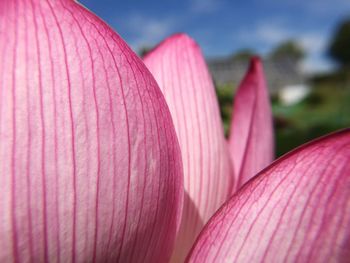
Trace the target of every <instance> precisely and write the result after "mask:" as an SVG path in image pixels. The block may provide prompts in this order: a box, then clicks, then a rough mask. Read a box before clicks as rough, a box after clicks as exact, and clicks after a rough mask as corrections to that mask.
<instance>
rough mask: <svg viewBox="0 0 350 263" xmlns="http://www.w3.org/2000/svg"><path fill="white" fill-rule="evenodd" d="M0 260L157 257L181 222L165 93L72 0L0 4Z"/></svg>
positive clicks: (176, 157) (176, 153) (177, 165)
mask: <svg viewBox="0 0 350 263" xmlns="http://www.w3.org/2000/svg"><path fill="white" fill-rule="evenodd" d="M0 141H1V144H0V187H1V190H0V262H28V261H31V262H48V261H50V262H51V261H52V262H57V261H58V262H118V261H119V262H166V261H167V260H168V259H169V257H170V254H171V251H172V248H173V245H174V240H175V235H176V231H177V228H178V226H179V223H180V219H181V217H180V216H181V215H180V214H181V209H182V203H181V202H182V198H183V186H182V180H183V179H182V164H181V159H180V158H181V155H180V149H179V146H178V144H177V138H176V134H175V129H174V127H173V124H172V120H171V116H170V113H169V111H168V108H167V106H166V103H165V100H164V98H163V96H162V94H161V92H160V90H159V88H158V86H157V84H156V83H155V81H154V79H153V77H152V76H151V75H150V74H149V72H148V70H147V69H146V68H145V66H144V65H143V63H142V62H141V61H140V60H139V59H138V58H137V57H136V55H135V54H134V53H133V52H132V51H131V50H130V49H129V47H128V46H127V45H126V44H125V42H124V41H123V40H121V38H120V37H119V36H118V35H117V34H115V33H114V32H113V31H112V30H111V29H110V28H109V27H108V26H107V25H106V24H104V23H103V22H102V21H101V20H100V19H98V18H97V17H96V16H94V15H93V14H91V13H90V12H88V11H87V10H85V9H84V8H83V7H81V6H80V5H78V4H77V3H75V2H74V1H70V0H61V1H58V0H57V1H42V0H31V1H25V0H22V1H8V0H5V1H0Z"/></svg>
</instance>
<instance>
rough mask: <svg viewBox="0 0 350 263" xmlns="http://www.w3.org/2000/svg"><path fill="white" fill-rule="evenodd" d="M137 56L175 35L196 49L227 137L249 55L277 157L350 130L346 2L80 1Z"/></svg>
mask: <svg viewBox="0 0 350 263" xmlns="http://www.w3.org/2000/svg"><path fill="white" fill-rule="evenodd" d="M80 2H81V3H82V4H84V5H85V6H86V7H87V8H89V9H91V10H92V11H93V12H94V13H96V14H97V15H99V16H100V17H101V18H102V19H104V20H105V21H106V22H107V23H108V24H109V25H110V26H112V27H113V28H114V29H115V30H116V31H117V32H118V33H119V34H120V35H121V36H122V37H123V38H124V39H125V40H126V42H127V43H128V44H129V45H130V46H131V47H132V48H133V49H134V51H135V52H136V53H138V54H139V55H140V56H142V55H144V54H145V53H147V51H148V50H150V49H151V48H152V47H154V45H155V44H157V43H158V42H159V41H161V40H162V39H164V38H165V37H167V36H169V35H171V34H173V33H175V32H185V33H187V34H189V35H190V36H191V37H192V38H194V39H195V40H196V41H197V42H198V43H199V45H200V46H201V48H202V50H203V53H204V55H205V57H206V60H207V63H208V66H209V69H210V71H211V74H212V76H213V79H214V82H215V86H216V91H217V95H218V99H219V102H220V108H221V115H222V119H223V123H224V127H225V130H226V132H227V130H228V128H229V122H230V118H231V114H232V100H233V98H234V94H235V91H236V88H237V86H238V85H239V83H240V81H241V79H242V78H243V76H244V73H245V71H246V69H247V65H248V61H249V58H250V57H251V56H252V55H255V54H257V55H259V56H261V58H262V59H263V63H264V70H265V74H266V78H267V83H268V86H269V90H270V95H271V101H272V107H273V114H274V125H275V131H276V153H277V155H278V156H280V155H282V154H283V153H285V152H287V151H289V150H291V149H293V148H295V147H296V146H298V145H300V144H302V143H304V142H306V141H309V140H311V139H313V138H315V137H318V136H321V135H324V134H326V133H329V132H332V131H335V130H337V129H340V128H345V127H350V1H349V0H332V1H328V0H308V1H305V0H259V1H258V0H255V1H254V0H245V1H233V0H177V1H175V0H173V1H170V0H153V1H151V0H148V1H135V0H130V1H115V0H80Z"/></svg>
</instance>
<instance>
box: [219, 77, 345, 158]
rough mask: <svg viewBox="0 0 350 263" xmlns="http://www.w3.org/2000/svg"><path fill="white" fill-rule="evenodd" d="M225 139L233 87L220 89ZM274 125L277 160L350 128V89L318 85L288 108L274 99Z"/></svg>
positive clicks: (326, 83) (337, 83)
mask: <svg viewBox="0 0 350 263" xmlns="http://www.w3.org/2000/svg"><path fill="white" fill-rule="evenodd" d="M216 91H217V96H218V99H219V103H220V112H221V116H222V119H223V123H224V128H225V132H226V135H227V134H228V130H229V125H230V121H231V115H232V108H233V107H232V100H233V94H234V87H233V85H225V86H220V87H217V89H216ZM271 101H272V110H273V115H274V124H275V137H276V143H275V144H276V156H281V155H283V154H285V153H286V152H288V151H290V150H292V149H294V148H296V147H298V146H300V145H301V144H303V143H306V142H308V141H310V140H312V139H314V138H317V137H319V136H322V135H325V134H327V133H330V132H333V131H335V130H338V129H342V128H345V127H350V103H349V101H350V87H345V86H344V85H342V84H341V83H339V82H330V81H328V82H318V83H317V85H315V86H313V89H312V91H311V93H310V94H309V95H308V96H307V97H306V98H305V99H304V100H303V101H301V102H299V103H297V104H294V105H289V106H285V105H283V104H282V103H281V102H280V101H279V100H278V98H277V97H274V98H272V99H271Z"/></svg>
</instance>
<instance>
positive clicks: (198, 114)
mask: <svg viewBox="0 0 350 263" xmlns="http://www.w3.org/2000/svg"><path fill="white" fill-rule="evenodd" d="M144 62H145V64H146V65H147V67H148V68H149V70H150V71H151V72H152V74H153V75H154V77H155V78H156V80H157V82H158V84H159V86H160V88H161V90H162V92H163V94H164V96H165V99H166V101H167V103H168V105H169V108H170V112H171V115H172V117H173V120H174V124H175V129H176V133H177V135H178V138H179V142H180V148H181V151H182V159H183V163H184V187H185V191H186V193H187V195H188V198H186V199H185V204H184V211H183V219H182V225H181V230H180V236H179V237H178V242H177V246H176V249H175V252H174V256H173V261H174V262H181V261H183V259H184V258H185V256H186V255H187V251H188V250H189V249H190V246H189V245H190V244H192V242H193V241H194V239H195V237H196V235H197V234H198V233H199V231H200V229H201V228H202V224H203V223H205V222H206V221H207V220H208V219H209V218H210V217H211V216H212V215H213V213H214V212H215V211H216V210H217V209H218V208H219V206H220V205H222V204H223V203H224V202H225V201H226V200H227V198H228V197H229V196H230V194H231V190H232V186H233V181H232V179H233V176H232V168H231V163H230V157H229V155H228V148H227V145H226V142H225V138H224V132H223V128H222V123H221V119H220V114H219V107H218V102H217V98H216V95H215V90H214V86H213V83H212V80H211V78H210V75H209V72H208V69H207V66H206V64H205V61H204V58H203V55H202V53H201V51H200V48H199V47H198V45H197V44H196V43H195V42H194V41H193V40H192V39H191V38H189V37H188V36H187V35H184V34H176V35H173V36H171V37H169V38H168V39H166V40H165V41H164V42H162V43H161V44H160V45H159V46H158V47H156V48H155V49H154V50H153V51H152V52H151V53H150V54H148V55H147V56H146V58H145V59H144ZM181 233H182V234H181ZM181 235H185V236H181ZM185 240H187V242H186V241H185ZM186 244H187V245H186Z"/></svg>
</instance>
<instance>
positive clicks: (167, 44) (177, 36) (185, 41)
mask: <svg viewBox="0 0 350 263" xmlns="http://www.w3.org/2000/svg"><path fill="white" fill-rule="evenodd" d="M175 46H180V47H181V48H184V49H192V48H193V49H198V50H200V49H201V48H200V46H199V45H198V43H197V42H196V41H195V40H194V39H193V38H191V37H190V36H189V35H187V34H186V33H183V32H179V33H174V34H173V35H171V36H169V37H167V38H165V39H164V40H163V41H161V42H160V43H159V44H158V45H156V46H155V47H154V48H153V49H152V50H151V51H150V52H149V53H148V54H147V55H146V56H145V57H144V59H143V60H144V61H147V60H148V59H149V57H150V55H151V54H152V53H154V52H155V51H156V50H160V49H162V48H173V47H175Z"/></svg>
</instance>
